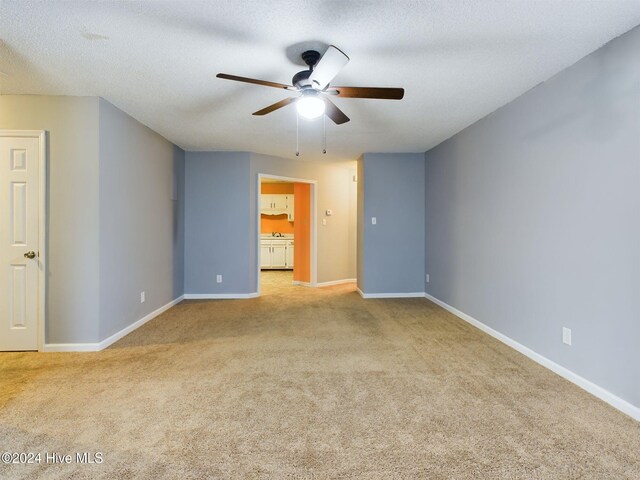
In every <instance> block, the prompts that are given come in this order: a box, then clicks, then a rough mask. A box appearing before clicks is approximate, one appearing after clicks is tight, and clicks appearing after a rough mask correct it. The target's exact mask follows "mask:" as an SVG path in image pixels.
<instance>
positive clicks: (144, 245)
mask: <svg viewBox="0 0 640 480" xmlns="http://www.w3.org/2000/svg"><path fill="white" fill-rule="evenodd" d="M99 129H100V339H104V338H107V337H109V336H110V335H112V334H114V333H116V332H118V331H120V330H122V329H123V328H125V327H127V326H128V325H130V324H132V323H134V322H136V321H137V320H139V319H140V318H142V317H144V316H146V315H147V314H149V313H151V312H153V311H155V310H157V309H158V308H160V307H162V306H163V305H166V304H167V303H169V302H171V301H172V300H174V299H176V298H178V297H180V296H181V295H182V293H183V278H184V272H183V270H184V269H183V259H184V255H183V225H182V222H183V218H182V215H183V214H182V210H183V205H184V203H183V198H184V190H183V185H182V182H181V180H182V177H183V172H184V152H183V151H182V150H181V149H180V148H178V147H176V146H174V145H173V144H172V143H171V142H169V141H167V140H165V139H164V138H163V137H161V136H160V135H158V134H157V133H155V132H154V131H152V130H150V129H149V128H147V127H145V126H144V125H142V124H141V123H140V122H138V121H137V120H135V119H133V118H132V117H130V116H129V115H127V114H126V113H124V112H122V111H121V110H119V109H118V108H116V107H115V106H113V105H112V104H110V103H109V102H107V101H106V100H103V99H100V111H99ZM174 176H175V177H176V178H175V179H174ZM174 181H175V182H176V185H175V186H174ZM175 188H177V191H175V192H174V189H175ZM173 197H175V200H174V199H173ZM142 291H144V292H145V294H146V300H145V302H144V303H140V293H141V292H142Z"/></svg>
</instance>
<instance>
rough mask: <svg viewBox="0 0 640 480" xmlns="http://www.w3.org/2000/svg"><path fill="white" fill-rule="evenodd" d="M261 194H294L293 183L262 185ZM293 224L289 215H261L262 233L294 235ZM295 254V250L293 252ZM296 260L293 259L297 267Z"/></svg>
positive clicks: (294, 207)
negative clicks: (288, 218) (288, 217)
mask: <svg viewBox="0 0 640 480" xmlns="http://www.w3.org/2000/svg"><path fill="white" fill-rule="evenodd" d="M260 193H294V191H293V183H262V184H260ZM293 213H294V215H296V214H297V212H296V205H295V202H294V205H293ZM293 223H294V222H290V221H289V220H287V214H286V213H283V214H282V215H260V233H271V232H279V233H293V234H294V236H295V232H294V229H293ZM293 252H294V254H295V249H294V250H293ZM295 261H296V259H295V258H294V259H293V262H294V265H295Z"/></svg>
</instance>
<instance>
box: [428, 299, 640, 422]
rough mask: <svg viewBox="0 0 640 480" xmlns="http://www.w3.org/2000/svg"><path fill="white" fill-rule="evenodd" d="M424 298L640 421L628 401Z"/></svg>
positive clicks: (639, 414) (503, 336) (484, 326)
mask: <svg viewBox="0 0 640 480" xmlns="http://www.w3.org/2000/svg"><path fill="white" fill-rule="evenodd" d="M424 296H425V298H427V299H428V300H431V301H432V302H433V303H435V304H436V305H439V306H441V307H442V308H444V309H445V310H448V311H449V312H451V313H453V314H454V315H455V316H456V317H458V318H461V319H462V320H464V321H465V322H467V323H470V324H471V325H473V326H474V327H476V328H479V329H480V330H482V331H483V332H485V333H488V334H489V335H491V336H492V337H494V338H496V339H497V340H500V341H501V342H502V343H504V344H505V345H508V346H510V347H511V348H513V349H514V350H517V351H518V352H520V353H522V354H523V355H526V356H527V357H529V358H530V359H531V360H533V361H534V362H536V363H539V364H540V365H542V366H543V367H546V368H548V369H549V370H551V371H552V372H554V373H557V374H558V375H560V376H561V377H563V378H564V379H566V380H569V381H570V382H571V383H573V384H575V385H577V386H579V387H580V388H582V389H583V390H586V391H587V392H589V393H590V394H592V395H594V396H596V397H598V398H599V399H600V400H602V401H604V402H607V403H608V404H609V405H611V406H612V407H613V408H615V409H617V410H620V411H621V412H622V413H625V414H627V415H629V416H630V417H631V418H633V419H634V420H638V421H640V408H639V407H636V406H635V405H632V404H631V403H629V402H627V401H626V400H623V399H622V398H620V397H618V396H616V395H614V394H613V393H611V392H610V391H608V390H606V389H604V388H602V387H600V386H598V385H596V384H595V383H592V382H590V381H589V380H587V379H586V378H584V377H581V376H580V375H578V374H576V373H574V372H572V371H571V370H569V369H568V368H565V367H563V366H562V365H558V364H557V363H555V362H554V361H552V360H549V359H548V358H546V357H543V356H542V355H540V354H539V353H536V352H535V351H533V350H531V349H530V348H528V347H525V346H524V345H522V344H521V343H518V342H516V341H515V340H513V339H512V338H509V337H507V336H506V335H504V334H502V333H500V332H498V331H497V330H494V329H493V328H491V327H489V326H487V325H485V324H484V323H482V322H480V321H479V320H476V319H475V318H473V317H472V316H470V315H467V314H466V313H464V312H461V311H460V310H458V309H456V308H454V307H452V306H451V305H449V304H447V303H445V302H443V301H442V300H439V299H437V298H435V297H433V296H431V295H429V294H428V293H425V294H424Z"/></svg>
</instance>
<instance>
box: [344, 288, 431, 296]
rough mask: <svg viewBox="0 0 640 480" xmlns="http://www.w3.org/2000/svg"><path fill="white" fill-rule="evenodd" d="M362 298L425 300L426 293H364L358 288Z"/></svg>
mask: <svg viewBox="0 0 640 480" xmlns="http://www.w3.org/2000/svg"><path fill="white" fill-rule="evenodd" d="M356 290H357V291H358V293H359V294H360V296H361V297H362V298H423V297H424V296H425V293H424V292H405V293H364V292H363V291H362V290H360V289H359V288H356Z"/></svg>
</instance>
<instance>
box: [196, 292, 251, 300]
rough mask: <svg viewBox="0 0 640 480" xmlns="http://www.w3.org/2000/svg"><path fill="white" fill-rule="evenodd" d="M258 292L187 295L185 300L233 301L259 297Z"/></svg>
mask: <svg viewBox="0 0 640 480" xmlns="http://www.w3.org/2000/svg"><path fill="white" fill-rule="evenodd" d="M259 296H260V294H259V293H258V292H253V293H185V294H184V299H185V300H231V299H242V298H256V297H259Z"/></svg>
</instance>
